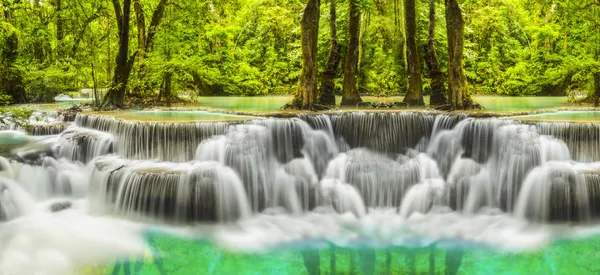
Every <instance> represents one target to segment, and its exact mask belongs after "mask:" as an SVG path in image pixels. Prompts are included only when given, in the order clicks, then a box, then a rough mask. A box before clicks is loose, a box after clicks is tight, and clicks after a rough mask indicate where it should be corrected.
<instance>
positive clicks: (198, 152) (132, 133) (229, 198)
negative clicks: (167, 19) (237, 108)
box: [0, 112, 600, 274]
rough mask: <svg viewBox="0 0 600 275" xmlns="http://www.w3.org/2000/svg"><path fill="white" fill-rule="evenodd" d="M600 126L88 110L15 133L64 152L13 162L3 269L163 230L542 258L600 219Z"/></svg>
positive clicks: (52, 268) (245, 242)
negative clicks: (164, 117)
mask: <svg viewBox="0 0 600 275" xmlns="http://www.w3.org/2000/svg"><path fill="white" fill-rule="evenodd" d="M599 129H600V125H599V124H592V123H546V122H538V123H519V122H517V121H513V120H508V119H496V118H490V119H475V118H468V117H466V116H464V115H440V114H435V113H409V112H403V113H361V112H357V113H332V114H328V115H300V116H298V117H297V118H291V119H271V118H269V119H259V120H253V121H246V122H214V123H211V122H198V123H151V122H132V121H124V120H119V119H115V118H110V117H106V116H92V115H79V116H78V117H77V119H76V123H75V125H72V126H69V127H68V128H66V129H64V131H62V132H61V133H60V135H59V136H56V137H45V138H43V137H42V138H39V139H32V138H31V137H30V136H26V135H23V134H15V133H14V132H6V133H4V134H3V135H4V139H5V140H6V141H5V144H9V142H22V141H24V142H23V144H25V143H31V142H33V143H34V144H40V143H42V140H45V142H46V143H45V145H44V146H46V147H47V148H50V150H51V151H52V153H53V154H45V153H42V151H44V150H30V151H29V154H30V155H28V156H29V157H28V158H27V159H31V161H27V162H26V163H23V162H24V161H23V158H19V157H18V154H17V156H15V154H14V153H15V152H12V151H11V152H8V153H7V154H4V155H5V156H6V157H7V158H4V157H0V170H1V171H0V240H6V241H3V242H2V243H0V270H11V271H12V270H18V269H17V268H24V269H22V270H25V271H26V272H29V273H35V272H38V271H40V270H43V271H45V272H46V273H47V274H69V272H74V270H76V268H77V267H80V266H82V265H86V264H92V263H101V262H103V261H106V260H109V259H114V258H116V257H121V256H136V255H139V253H140V251H143V249H144V245H143V243H142V241H141V239H142V235H143V231H144V230H146V229H148V228H149V227H153V226H160V227H168V228H170V229H176V230H177V231H180V232H185V233H186V234H192V235H195V236H203V237H206V238H209V239H211V240H212V241H214V242H215V243H217V244H219V245H222V246H224V247H228V248H231V249H237V250H245V251H255V250H265V249H271V248H277V247H280V246H284V245H286V244H293V243H297V242H303V241H310V240H327V241H328V242H331V243H335V244H340V245H352V244H357V243H361V244H365V243H366V244H370V245H374V246H381V247H386V246H397V245H409V246H424V245H428V244H431V243H435V242H439V241H443V240H450V241H454V242H463V243H464V242H467V243H475V244H479V245H485V246H490V247H495V248H497V249H507V250H511V251H515V250H516V251H522V250H532V249H536V248H539V247H541V246H543V245H545V244H547V243H548V242H550V241H552V240H553V239H554V238H558V237H559V236H562V235H564V234H565V232H576V231H577V229H578V228H579V227H583V226H585V227H589V226H594V224H595V222H596V221H598V220H599V219H600V162H597V161H600V151H599V148H600V146H599V143H600V139H599V138H598V137H599V136H600V130H599ZM40 131H41V132H40V133H43V131H42V130H40ZM49 132H51V131H49ZM52 133H54V132H52ZM3 135H0V137H3ZM19 144H21V143H19ZM32 148H42V147H35V146H34V147H32ZM16 153H21V152H20V151H19V152H16ZM573 224H575V225H573ZM69 235H72V238H69ZM84 244H85V245H86V248H82V246H83V245H84ZM79 250H84V251H87V252H86V253H78V252H77V251H79ZM4 268H6V269H4Z"/></svg>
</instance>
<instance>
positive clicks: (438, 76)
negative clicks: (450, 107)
mask: <svg viewBox="0 0 600 275" xmlns="http://www.w3.org/2000/svg"><path fill="white" fill-rule="evenodd" d="M435 1H436V0H429V38H428V39H427V52H426V55H425V59H426V61H427V69H428V70H429V78H431V99H430V102H429V105H431V106H439V105H444V104H446V91H444V90H445V88H444V76H443V75H442V70H441V69H440V63H439V62H438V58H437V54H436V52H435Z"/></svg>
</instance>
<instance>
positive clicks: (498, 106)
mask: <svg viewBox="0 0 600 275" xmlns="http://www.w3.org/2000/svg"><path fill="white" fill-rule="evenodd" d="M473 100H475V102H477V103H479V104H481V106H483V107H484V108H485V109H486V110H489V111H527V110H536V109H549V108H555V107H560V106H564V105H566V104H567V98H566V97H562V96H525V97H504V96H473Z"/></svg>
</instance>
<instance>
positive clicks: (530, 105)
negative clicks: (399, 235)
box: [193, 96, 567, 111]
mask: <svg viewBox="0 0 600 275" xmlns="http://www.w3.org/2000/svg"><path fill="white" fill-rule="evenodd" d="M403 99H404V97H402V96H393V97H374V96H363V97H362V100H363V101H368V102H378V103H393V102H399V101H402V100H403ZM473 99H474V100H475V101H476V102H478V103H479V104H481V105H482V106H483V107H484V108H485V109H486V110H488V111H526V110H535V109H547V108H555V107H560V106H564V105H566V104H567V98H566V97H502V96H473ZM291 100H292V97H291V96H264V97H261V96H259V97H234V96H230V97H199V98H198V103H196V104H193V105H194V106H200V107H206V108H215V109H233V110H240V111H277V110H279V108H280V107H281V106H283V105H285V104H286V103H289V102H290V101H291ZM341 100H342V98H341V97H339V96H338V97H336V102H337V103H338V104H339V103H340V102H341ZM424 101H425V104H426V105H429V96H425V97H424Z"/></svg>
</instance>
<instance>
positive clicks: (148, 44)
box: [133, 0, 168, 90]
mask: <svg viewBox="0 0 600 275" xmlns="http://www.w3.org/2000/svg"><path fill="white" fill-rule="evenodd" d="M140 2H141V1H140V0H134V3H133V8H134V11H135V15H136V25H137V33H138V49H137V51H138V55H137V59H138V78H139V79H140V80H142V83H143V84H142V87H141V88H142V89H143V90H145V89H150V87H149V86H150V85H149V83H148V81H147V80H146V70H145V66H144V65H145V63H144V59H146V57H147V56H148V53H149V52H150V51H151V49H152V44H153V42H154V36H155V35H156V29H157V28H158V25H160V22H161V20H162V18H163V16H164V13H165V8H166V6H167V2H168V1H167V0H161V1H160V2H159V3H158V5H157V6H156V9H154V12H153V13H152V19H151V21H150V25H149V26H148V28H147V29H146V19H145V16H144V9H143V7H142V4H141V3H140Z"/></svg>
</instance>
